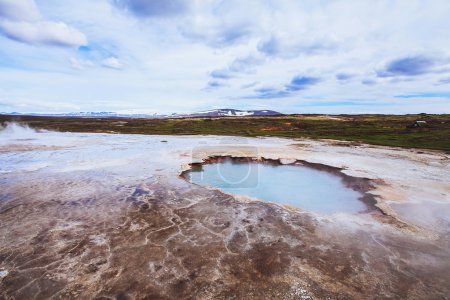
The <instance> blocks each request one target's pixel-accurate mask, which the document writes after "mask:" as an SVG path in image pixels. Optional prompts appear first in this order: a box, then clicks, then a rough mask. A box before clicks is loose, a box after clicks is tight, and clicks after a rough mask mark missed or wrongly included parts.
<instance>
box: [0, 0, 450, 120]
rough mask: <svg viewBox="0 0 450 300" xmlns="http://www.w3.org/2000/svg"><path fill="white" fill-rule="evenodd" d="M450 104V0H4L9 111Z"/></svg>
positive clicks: (2, 99)
mask: <svg viewBox="0 0 450 300" xmlns="http://www.w3.org/2000/svg"><path fill="white" fill-rule="evenodd" d="M216 108H235V109H244V110H245V109H272V110H276V111H280V112H283V113H325V114H340V113H348V114H354V113H392V114H402V113H421V112H425V113H450V1H448V0H433V1H429V0H391V1H387V0H377V1H373V0H361V1H354V0H346V1H344V0H341V1H340V0H335V1H333V0H245V1H242V0H65V1H60V0H0V112H22V113H31V112H33V113H62V112H78V111H96V112H98V111H111V112H119V113H157V114H167V113H174V112H175V113H185V112H195V111H203V110H209V109H216Z"/></svg>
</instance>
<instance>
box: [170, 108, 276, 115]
mask: <svg viewBox="0 0 450 300" xmlns="http://www.w3.org/2000/svg"><path fill="white" fill-rule="evenodd" d="M279 115H282V113H279V112H277V111H273V110H238V109H231V108H225V109H214V110H208V111H202V112H197V113H192V114H184V115H183V114H181V115H175V116H176V117H245V116H279Z"/></svg>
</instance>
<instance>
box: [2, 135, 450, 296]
mask: <svg viewBox="0 0 450 300" xmlns="http://www.w3.org/2000/svg"><path fill="white" fill-rule="evenodd" d="M255 149H256V151H257V154H256V157H255V158H256V159H266V160H279V161H280V162H281V163H292V162H294V161H303V162H307V163H311V164H313V165H316V166H319V165H320V166H322V165H325V166H330V167H332V168H333V170H334V172H342V174H345V176H347V177H346V178H351V177H353V178H364V181H369V182H370V189H368V188H366V189H365V191H366V192H367V193H369V194H367V196H370V198H371V199H373V200H374V203H373V209H368V210H367V211H366V212H364V213H360V214H357V215H348V214H343V213H342V214H333V215H320V214H314V213H311V212H308V211H303V210H301V209H295V208H291V207H283V206H280V205H276V204H273V203H268V202H263V201H255V200H254V199H245V198H244V197H238V196H232V195H227V194H224V193H222V192H220V191H218V190H214V189H209V188H206V187H201V186H198V185H194V184H191V183H189V182H187V181H186V180H185V179H184V178H182V177H181V176H180V174H181V172H182V171H183V170H187V169H188V168H189V166H190V164H192V163H194V164H195V163H201V162H203V161H204V160H207V159H208V158H210V157H218V156H235V157H247V156H252V157H254V156H255ZM325 168H326V167H325ZM336 170H338V171H336ZM349 182H351V180H350V181H349ZM355 182H358V181H355ZM449 183H450V173H449V157H448V156H447V155H446V154H444V153H441V152H432V151H418V150H404V149H393V148H386V147H375V146H367V145H359V144H354V143H346V142H335V141H309V140H299V139H297V140H292V139H278V138H253V139H248V138H226V137H216V136H204V137H202V136H197V137H192V136H178V137H173V136H141V135H133V136H127V135H108V134H76V133H54V132H39V133H38V132H35V131H33V130H30V129H27V128H20V127H17V126H10V128H7V129H5V130H4V131H3V132H2V133H0V299H380V298H396V299H450V298H449V295H450V280H449V278H450V250H449V249H450V217H449V215H450V213H449V212H450V197H449V191H450V184H449ZM324 188H326V187H324ZM298 193H299V194H301V191H298Z"/></svg>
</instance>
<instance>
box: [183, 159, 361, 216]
mask: <svg viewBox="0 0 450 300" xmlns="http://www.w3.org/2000/svg"><path fill="white" fill-rule="evenodd" d="M185 176H186V178H187V179H188V180H189V181H190V182H192V183H196V184H199V185H203V186H208V187H215V188H219V189H220V190H222V191H223V192H226V193H230V194H237V195H244V196H250V197H252V198H257V199H261V200H266V201H270V202H275V203H279V204H287V205H290V206H294V207H298V208H302V209H305V210H308V211H313V212H317V213H324V214H333V213H338V212H343V213H352V214H354V213H359V212H362V211H365V210H366V209H367V206H366V204H365V203H364V202H363V201H361V199H362V197H363V194H362V193H361V192H358V191H355V190H353V189H351V188H349V187H347V186H346V184H345V183H344V181H343V178H342V177H341V176H338V175H336V174H333V173H331V172H327V171H323V170H317V169H315V168H312V167H309V166H305V165H299V164H295V165H279V164H273V163H260V162H251V161H249V162H245V161H244V162H243V161H236V160H232V159H226V160H222V161H219V162H214V163H208V164H203V165H201V166H197V167H194V168H193V169H192V170H189V171H188V172H186V174H185Z"/></svg>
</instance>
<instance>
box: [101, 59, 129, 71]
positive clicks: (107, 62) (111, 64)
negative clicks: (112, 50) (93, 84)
mask: <svg viewBox="0 0 450 300" xmlns="http://www.w3.org/2000/svg"><path fill="white" fill-rule="evenodd" d="M102 66H104V67H106V68H111V69H122V68H123V67H124V66H123V64H122V63H121V62H120V61H119V60H118V59H117V58H116V57H108V58H107V59H104V60H103V61H102Z"/></svg>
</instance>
